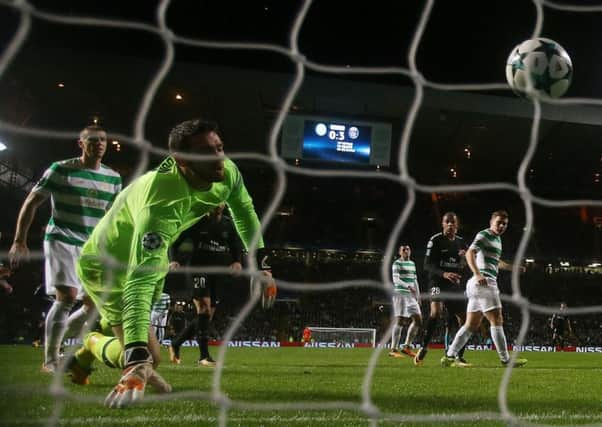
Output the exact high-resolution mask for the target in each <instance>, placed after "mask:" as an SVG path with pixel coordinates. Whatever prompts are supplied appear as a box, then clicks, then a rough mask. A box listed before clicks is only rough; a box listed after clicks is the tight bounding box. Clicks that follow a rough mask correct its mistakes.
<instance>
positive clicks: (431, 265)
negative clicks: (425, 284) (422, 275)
mask: <svg viewBox="0 0 602 427" xmlns="http://www.w3.org/2000/svg"><path fill="white" fill-rule="evenodd" d="M437 242H438V240H435V239H434V238H431V240H429V242H428V244H427V246H426V256H425V257H424V270H425V271H427V272H428V273H429V274H430V275H432V276H436V277H440V278H442V279H445V280H449V281H450V282H452V283H455V284H458V283H460V279H461V277H460V275H459V274H457V273H453V272H449V271H444V270H443V269H442V268H441V267H440V266H439V265H440V261H441V251H440V250H439V244H438V243H437Z"/></svg>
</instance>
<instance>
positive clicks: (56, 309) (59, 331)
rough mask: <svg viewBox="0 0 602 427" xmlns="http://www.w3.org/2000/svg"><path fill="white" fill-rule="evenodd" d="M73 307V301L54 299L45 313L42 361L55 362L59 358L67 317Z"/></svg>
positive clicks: (46, 362)
mask: <svg viewBox="0 0 602 427" xmlns="http://www.w3.org/2000/svg"><path fill="white" fill-rule="evenodd" d="M71 308H73V303H70V302H66V301H58V300H56V301H54V303H53V304H52V307H51V308H50V311H48V314H47V315H46V327H45V330H44V343H45V346H44V363H45V364H48V363H55V362H58V360H59V348H60V346H61V344H62V342H63V337H64V336H65V330H66V329H67V318H68V317H69V312H70V311H71Z"/></svg>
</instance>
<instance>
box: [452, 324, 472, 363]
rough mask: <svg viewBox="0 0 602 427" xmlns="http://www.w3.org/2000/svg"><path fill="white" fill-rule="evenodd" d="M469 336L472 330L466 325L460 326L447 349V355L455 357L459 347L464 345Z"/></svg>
mask: <svg viewBox="0 0 602 427" xmlns="http://www.w3.org/2000/svg"><path fill="white" fill-rule="evenodd" d="M470 337H472V332H471V331H470V329H468V328H467V327H466V326H462V327H461V328H460V329H459V330H458V333H457V334H456V336H455V337H454V340H453V341H452V343H451V345H450V346H449V349H448V350H447V353H446V355H447V357H456V355H458V352H459V351H460V349H461V348H462V347H464V346H465V345H466V343H467V342H468V340H469V339H470Z"/></svg>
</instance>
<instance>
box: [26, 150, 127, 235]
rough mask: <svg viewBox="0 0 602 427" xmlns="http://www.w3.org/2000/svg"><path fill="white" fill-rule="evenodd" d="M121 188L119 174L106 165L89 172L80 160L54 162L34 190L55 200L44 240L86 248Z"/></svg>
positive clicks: (52, 202)
mask: <svg viewBox="0 0 602 427" xmlns="http://www.w3.org/2000/svg"><path fill="white" fill-rule="evenodd" d="M121 185H122V184H121V177H120V176H119V174H118V173H117V172H115V171H114V170H113V169H111V168H109V167H108V166H105V165H103V164H101V165H100V168H98V169H87V168H85V167H84V165H83V164H82V162H81V159H80V158H74V159H67V160H62V161H58V162H54V163H53V164H52V165H50V167H49V168H48V169H46V172H44V175H43V176H42V178H41V179H40V180H39V181H38V183H37V184H36V185H35V187H34V188H33V190H32V191H34V192H37V193H40V194H43V195H46V196H49V197H50V199H51V205H52V215H51V217H50V220H49V221H48V225H47V226H46V234H45V236H44V239H45V240H59V241H61V242H63V243H67V244H69V245H74V246H83V244H84V243H85V242H86V240H88V237H89V236H90V234H91V233H92V230H93V229H94V227H95V226H96V224H97V223H98V221H100V219H101V218H102V217H103V216H104V214H105V212H106V211H107V210H109V207H110V206H111V204H112V203H113V200H115V197H116V196H117V193H119V191H121Z"/></svg>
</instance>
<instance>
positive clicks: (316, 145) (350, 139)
mask: <svg viewBox="0 0 602 427" xmlns="http://www.w3.org/2000/svg"><path fill="white" fill-rule="evenodd" d="M390 151H391V125H390V124H389V123H382V122H368V121H363V120H356V119H338V118H332V117H318V116H301V115H289V116H288V117H287V118H286V120H285V121H284V125H283V127H282V138H281V146H280V152H281V155H282V157H284V158H286V159H303V160H308V161H314V162H315V161H317V162H323V163H346V164H348V165H356V166H359V167H361V166H377V165H378V166H388V165H389V160H390V154H391V153H390Z"/></svg>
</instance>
